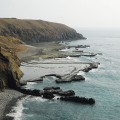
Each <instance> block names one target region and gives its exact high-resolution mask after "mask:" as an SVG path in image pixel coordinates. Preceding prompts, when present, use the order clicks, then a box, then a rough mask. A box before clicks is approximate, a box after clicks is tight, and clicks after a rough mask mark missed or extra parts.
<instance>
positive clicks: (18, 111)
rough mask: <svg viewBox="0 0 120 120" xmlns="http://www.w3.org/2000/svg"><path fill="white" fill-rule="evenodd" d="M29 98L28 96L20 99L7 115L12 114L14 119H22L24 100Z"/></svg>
mask: <svg viewBox="0 0 120 120" xmlns="http://www.w3.org/2000/svg"><path fill="white" fill-rule="evenodd" d="M26 99H27V97H25V98H22V99H21V100H19V101H18V102H17V104H16V106H15V107H13V108H12V110H11V112H10V113H9V114H7V115H6V116H10V117H13V118H14V120H21V118H22V112H23V110H24V107H23V102H24V101H25V100H26Z"/></svg>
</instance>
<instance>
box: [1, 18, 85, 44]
mask: <svg viewBox="0 0 120 120" xmlns="http://www.w3.org/2000/svg"><path fill="white" fill-rule="evenodd" d="M0 35H3V36H13V37H15V38H19V39H21V40H22V41H24V42H25V43H38V42H43V41H60V40H73V39H85V38H84V37H83V36H82V35H81V34H79V33H77V32H76V31H75V30H74V29H72V28H70V27H68V26H66V25H63V24H59V23H52V22H46V21H42V20H20V19H0Z"/></svg>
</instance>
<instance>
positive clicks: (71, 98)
mask: <svg viewBox="0 0 120 120" xmlns="http://www.w3.org/2000/svg"><path fill="white" fill-rule="evenodd" d="M60 100H63V101H71V102H76V103H81V104H90V105H93V104H95V100H94V99H93V98H85V97H79V96H66V97H61V98H60Z"/></svg>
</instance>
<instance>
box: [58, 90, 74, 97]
mask: <svg viewBox="0 0 120 120" xmlns="http://www.w3.org/2000/svg"><path fill="white" fill-rule="evenodd" d="M58 94H59V95H61V96H73V95H75V92H74V91H73V90H68V91H61V92H59V93H58Z"/></svg>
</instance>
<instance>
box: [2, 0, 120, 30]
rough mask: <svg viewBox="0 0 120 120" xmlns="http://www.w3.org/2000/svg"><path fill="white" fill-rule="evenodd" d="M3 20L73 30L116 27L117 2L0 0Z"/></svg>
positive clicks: (119, 7) (119, 20)
mask: <svg viewBox="0 0 120 120" xmlns="http://www.w3.org/2000/svg"><path fill="white" fill-rule="evenodd" d="M6 17H7V18H11V17H13V18H19V19H42V20H46V21H51V22H58V23H63V24H66V25H68V26H71V27H77V28H79V27H81V28H120V0H0V18H6Z"/></svg>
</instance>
